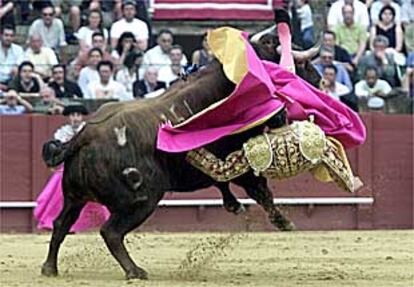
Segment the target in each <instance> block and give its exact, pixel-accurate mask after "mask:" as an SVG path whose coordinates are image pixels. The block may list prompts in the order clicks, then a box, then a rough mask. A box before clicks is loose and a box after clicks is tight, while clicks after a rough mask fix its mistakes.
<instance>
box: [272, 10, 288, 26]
mask: <svg viewBox="0 0 414 287" xmlns="http://www.w3.org/2000/svg"><path fill="white" fill-rule="evenodd" d="M273 12H274V16H275V23H276V25H277V24H279V23H286V24H288V25H290V16H289V13H288V12H287V11H286V10H284V9H275V10H274V11H273Z"/></svg>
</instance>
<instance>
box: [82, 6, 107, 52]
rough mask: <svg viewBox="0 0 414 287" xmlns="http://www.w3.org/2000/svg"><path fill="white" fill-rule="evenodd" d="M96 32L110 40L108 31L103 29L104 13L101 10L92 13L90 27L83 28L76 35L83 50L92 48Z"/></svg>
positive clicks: (89, 21)
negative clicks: (93, 36)
mask: <svg viewBox="0 0 414 287" xmlns="http://www.w3.org/2000/svg"><path fill="white" fill-rule="evenodd" d="M95 32H102V33H103V35H104V37H105V40H106V41H107V40H108V30H107V29H105V28H104V27H103V19H102V12H101V11H99V10H92V11H90V12H89V16H88V25H87V26H83V27H81V28H80V29H79V30H78V32H76V34H75V36H76V38H78V40H79V45H80V48H81V50H88V49H90V48H92V35H93V33H95Z"/></svg>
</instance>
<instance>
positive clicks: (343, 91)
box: [322, 65, 351, 100]
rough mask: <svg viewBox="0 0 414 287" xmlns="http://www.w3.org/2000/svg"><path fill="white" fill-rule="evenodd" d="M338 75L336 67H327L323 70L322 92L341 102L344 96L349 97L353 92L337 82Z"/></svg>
mask: <svg viewBox="0 0 414 287" xmlns="http://www.w3.org/2000/svg"><path fill="white" fill-rule="evenodd" d="M336 73H337V68H336V66H335V65H327V66H325V67H324V68H323V76H322V80H323V85H322V91H324V92H325V93H327V94H328V95H330V96H331V97H333V98H335V99H337V100H340V98H341V97H342V96H346V95H348V94H349V93H350V92H351V90H350V89H349V88H348V87H347V86H345V85H343V84H341V83H339V82H337V81H336Z"/></svg>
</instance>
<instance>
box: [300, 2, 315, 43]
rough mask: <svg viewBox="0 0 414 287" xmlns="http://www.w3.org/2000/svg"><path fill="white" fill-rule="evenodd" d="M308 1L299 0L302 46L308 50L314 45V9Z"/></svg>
mask: <svg viewBox="0 0 414 287" xmlns="http://www.w3.org/2000/svg"><path fill="white" fill-rule="evenodd" d="M308 2H309V1H307V0H297V4H298V8H297V10H296V11H297V13H298V17H299V19H300V30H301V34H302V35H301V36H302V46H303V48H304V49H308V48H310V47H312V46H313V44H314V35H313V19H312V9H311V7H310V5H309V3H308Z"/></svg>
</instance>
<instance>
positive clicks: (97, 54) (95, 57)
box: [78, 48, 103, 95]
mask: <svg viewBox="0 0 414 287" xmlns="http://www.w3.org/2000/svg"><path fill="white" fill-rule="evenodd" d="M102 58H103V53H102V51H101V49H99V48H92V49H91V50H89V53H88V66H86V67H84V68H82V70H81V71H80V73H79V80H78V85H79V87H80V88H81V90H82V93H83V94H84V95H85V94H86V92H87V87H88V84H89V83H91V82H94V81H98V80H99V74H98V71H97V69H96V68H97V66H98V63H99V62H100V61H102Z"/></svg>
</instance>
